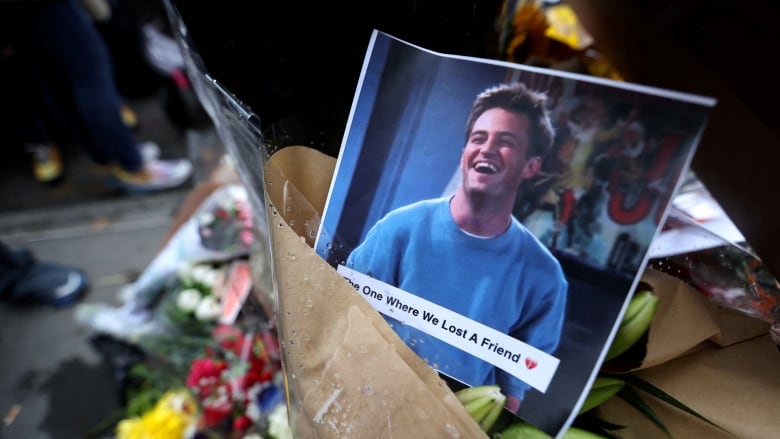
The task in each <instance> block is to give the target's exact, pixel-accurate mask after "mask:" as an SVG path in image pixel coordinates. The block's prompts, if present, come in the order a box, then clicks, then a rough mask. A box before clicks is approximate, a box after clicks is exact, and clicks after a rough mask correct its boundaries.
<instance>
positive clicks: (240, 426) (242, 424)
mask: <svg viewBox="0 0 780 439" xmlns="http://www.w3.org/2000/svg"><path fill="white" fill-rule="evenodd" d="M251 425H252V420H251V419H249V417H248V416H246V415H241V416H239V417H237V418H236V419H233V430H236V431H243V430H246V429H247V428H249V427H250V426H251Z"/></svg>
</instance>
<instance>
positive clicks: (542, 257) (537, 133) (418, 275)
mask: <svg viewBox="0 0 780 439" xmlns="http://www.w3.org/2000/svg"><path fill="white" fill-rule="evenodd" d="M553 136H554V133H553V129H552V126H551V124H550V120H549V117H548V115H547V111H546V108H545V95H544V94H542V93H538V92H535V91H532V90H529V89H528V88H526V86H525V85H524V84H522V83H514V84H504V85H500V86H497V87H493V88H490V89H488V90H486V91H484V92H482V93H481V94H479V96H477V99H476V100H475V102H474V105H473V107H472V110H471V114H470V115H469V118H468V121H467V124H466V144H465V148H464V149H463V153H462V156H461V160H460V168H461V174H462V181H461V184H460V186H459V187H458V189H457V190H456V192H455V194H454V195H453V196H451V197H443V198H438V199H433V200H424V201H419V202H417V203H414V204H412V205H409V206H405V207H401V208H399V209H396V210H394V211H392V212H390V213H388V214H387V215H386V216H385V217H384V218H382V219H381V220H380V221H379V222H377V223H376V224H375V225H374V226H373V227H372V228H371V230H370V231H369V232H368V234H367V235H366V238H365V240H364V241H363V242H362V243H361V244H360V245H359V246H358V247H357V248H355V250H353V251H352V253H351V254H350V256H349V258H348V259H347V264H346V265H347V266H348V267H350V268H352V269H354V270H356V271H359V272H361V273H364V274H367V275H369V276H372V277H374V278H376V279H379V280H381V281H383V282H386V283H388V284H391V285H394V286H396V287H398V288H400V289H402V290H404V291H407V292H410V293H412V294H415V295H418V296H420V297H423V298H425V299H426V300H429V301H432V302H434V303H436V304H438V305H441V306H444V307H446V308H449V309H450V310H452V311H455V312H457V313H459V314H462V315H464V316H467V317H469V318H471V319H473V320H475V321H478V322H480V323H483V324H485V325H487V326H490V327H492V328H493V329H496V330H498V331H501V332H503V333H505V334H509V335H511V336H512V337H514V338H516V339H518V340H520V341H523V342H525V343H527V344H529V345H531V346H533V347H535V348H537V349H540V350H542V351H544V352H547V353H549V354H552V353H554V351H555V349H556V348H557V347H558V343H559V341H560V334H561V329H562V326H563V321H564V313H565V308H566V294H567V286H568V285H567V282H566V279H565V277H564V274H563V270H562V269H561V267H560V264H559V263H558V261H557V260H556V259H555V258H554V257H553V256H552V254H551V253H550V252H549V251H548V250H547V248H546V247H544V246H543V245H542V244H541V243H540V242H539V241H538V240H537V239H536V237H534V235H533V234H531V233H530V232H529V231H528V230H527V229H526V228H525V227H524V226H523V225H522V224H521V223H520V222H519V221H518V220H517V219H516V218H515V217H514V216H513V215H512V208H513V206H514V202H515V199H516V196H517V192H518V190H519V187H520V184H521V183H522V182H523V181H524V180H526V179H529V178H531V177H533V176H534V175H536V174H537V172H539V169H540V168H541V163H542V158H543V157H544V156H545V155H546V153H547V151H549V149H550V148H551V145H552V140H553ZM386 319H387V320H388V321H389V322H390V323H391V324H392V325H393V329H394V330H395V331H396V332H397V333H398V335H399V336H400V337H401V338H402V339H404V340H405V341H406V342H407V343H408V344H409V345H410V346H411V347H412V349H413V350H414V351H415V352H416V353H417V354H418V355H419V356H420V357H421V358H423V359H424V360H426V361H427V362H428V363H429V364H431V365H432V366H433V367H434V368H436V369H437V370H439V371H441V372H442V373H444V374H446V375H448V376H451V377H453V378H455V379H458V380H460V381H463V382H465V383H467V384H469V385H472V386H474V385H481V384H493V383H498V384H499V385H500V386H501V388H502V390H503V392H504V393H505V394H506V395H507V400H508V402H507V408H508V409H509V410H511V411H512V412H516V411H517V409H518V408H519V406H520V402H521V401H522V399H523V397H524V395H525V391H526V390H527V389H528V385H527V384H526V383H524V382H522V381H521V380H519V379H517V378H515V377H514V376H512V375H511V374H509V373H507V372H505V371H503V370H500V369H497V368H495V367H493V366H492V365H491V364H489V363H487V362H485V361H482V360H480V359H478V358H476V357H474V356H472V355H471V354H468V353H466V352H464V351H462V350H460V349H458V348H455V347H453V346H450V345H448V344H446V343H444V342H442V341H440V340H438V339H437V338H434V337H432V336H429V335H428V334H425V333H423V332H421V331H418V330H416V329H415V328H412V327H411V326H407V325H402V324H400V323H398V322H396V321H394V320H393V319H392V318H389V317H386Z"/></svg>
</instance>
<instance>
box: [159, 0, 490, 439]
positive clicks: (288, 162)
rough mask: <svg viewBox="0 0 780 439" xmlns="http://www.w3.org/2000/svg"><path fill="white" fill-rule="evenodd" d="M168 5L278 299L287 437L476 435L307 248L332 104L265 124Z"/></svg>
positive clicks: (438, 386) (324, 177) (323, 183)
mask: <svg viewBox="0 0 780 439" xmlns="http://www.w3.org/2000/svg"><path fill="white" fill-rule="evenodd" d="M166 8H167V10H168V14H169V17H170V19H171V21H172V24H173V29H174V32H175V34H176V38H177V40H178V41H179V42H180V44H181V47H182V49H183V52H184V58H185V65H186V68H187V73H188V74H189V75H190V77H191V79H192V82H193V86H194V88H195V91H196V93H197V95H198V97H199V99H200V100H201V102H202V103H203V106H204V108H205V110H206V112H207V113H208V114H209V116H210V117H211V119H212V120H213V122H214V125H215V127H216V130H217V134H218V135H219V137H220V139H221V140H222V142H223V143H224V146H225V149H226V150H227V152H228V153H229V156H230V157H231V158H232V159H233V160H234V162H235V165H236V169H237V171H238V174H239V176H240V178H241V180H242V182H243V184H244V186H245V187H246V188H247V190H248V192H249V194H250V196H249V201H250V203H251V204H252V206H253V208H254V212H255V216H256V217H257V218H256V226H257V229H258V234H259V235H260V240H261V243H267V244H268V245H267V246H266V248H267V251H264V252H257V253H255V254H253V277H254V278H255V281H256V282H258V283H259V285H258V287H259V288H257V290H258V291H262V292H266V293H267V297H266V298H267V299H269V300H270V301H271V302H272V305H273V306H274V309H275V313H274V318H275V322H274V323H275V327H276V330H277V335H278V338H279V342H280V346H281V348H282V352H283V355H282V367H283V370H284V376H285V391H286V395H287V407H288V412H289V420H290V424H291V427H292V430H293V434H294V437H296V438H307V437H334V438H335V437H339V438H345V437H354V438H365V437H453V438H457V437H461V438H462V437H484V436H485V433H484V432H483V431H482V430H481V429H480V427H479V426H478V425H477V423H476V422H474V420H473V419H471V417H470V416H469V414H468V412H466V410H465V408H464V407H463V405H462V404H461V403H460V402H459V401H458V400H457V398H456V397H455V395H454V393H453V392H452V391H451V390H450V389H449V387H448V386H447V384H446V383H445V382H444V381H443V380H442V379H441V378H440V377H439V375H438V374H437V373H436V372H435V371H434V370H433V369H431V368H430V367H429V366H428V365H427V363H425V362H424V361H423V360H421V359H420V358H419V357H417V356H416V355H415V354H414V352H413V351H412V350H411V349H410V348H409V347H408V346H406V344H405V343H404V342H403V341H402V340H400V339H399V338H398V337H397V335H396V334H395V333H394V332H393V330H392V329H391V328H390V327H389V326H388V325H387V323H386V322H385V321H384V319H383V318H382V317H381V316H380V315H379V313H378V312H376V310H374V309H373V308H372V307H371V306H370V305H369V304H368V303H367V302H366V301H365V300H364V299H363V298H361V297H360V296H358V295H357V294H356V293H355V291H354V290H353V289H352V288H351V287H350V286H349V284H348V283H347V281H346V280H345V279H344V278H343V277H341V275H339V274H338V273H337V272H336V271H335V270H334V269H333V268H332V267H330V266H329V265H328V264H327V263H326V262H325V260H323V259H322V258H321V257H320V256H319V255H317V253H315V252H314V249H313V248H312V245H313V243H314V239H315V238H316V234H317V228H318V226H319V222H320V215H321V214H322V209H323V208H324V204H325V198H326V195H327V192H328V187H329V185H330V181H331V177H332V173H333V169H334V167H335V159H333V158H332V157H329V156H327V155H325V154H323V153H321V152H318V150H322V149H326V148H327V147H334V146H337V144H336V145H334V144H332V143H331V142H333V141H334V138H333V137H332V136H333V135H334V134H332V133H336V132H338V130H334V129H333V128H334V126H333V125H332V124H333V123H338V122H337V121H335V120H334V119H333V118H334V117H335V114H336V113H319V114H314V115H312V117H311V118H307V117H301V118H296V119H293V120H288V121H281V122H278V123H276V124H274V125H273V126H271V127H268V128H267V130H266V135H263V132H262V131H261V130H260V127H259V123H258V120H257V117H256V116H255V115H254V114H253V113H252V112H251V111H250V110H249V109H248V108H247V107H246V106H245V105H244V104H242V103H241V102H240V101H239V100H238V99H237V98H236V97H235V96H234V95H232V94H231V93H230V92H229V91H228V90H226V89H225V88H224V87H223V86H222V85H221V84H220V83H219V82H218V81H216V80H214V79H213V78H211V77H210V76H209V74H208V73H207V71H206V69H205V66H204V65H203V63H202V62H201V60H200V58H199V57H198V55H197V52H196V51H195V50H194V48H193V47H191V42H190V39H189V38H188V34H187V29H186V26H185V24H184V23H183V21H182V19H181V16H180V15H179V14H178V13H177V11H176V10H175V8H174V7H173V6H172V5H171V3H170V2H166ZM341 122H342V123H343V121H341ZM329 133H331V134H329ZM420 421H424V422H420Z"/></svg>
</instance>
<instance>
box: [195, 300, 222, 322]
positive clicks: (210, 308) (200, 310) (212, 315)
mask: <svg viewBox="0 0 780 439" xmlns="http://www.w3.org/2000/svg"><path fill="white" fill-rule="evenodd" d="M220 314H222V304H221V303H220V301H219V299H217V298H216V297H214V296H206V297H204V298H203V299H202V300H201V301H200V303H199V304H198V307H197V308H196V309H195V317H197V318H198V320H200V321H203V322H212V321H214V320H216V319H217V318H218V317H219V316H220Z"/></svg>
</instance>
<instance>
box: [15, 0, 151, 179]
mask: <svg viewBox="0 0 780 439" xmlns="http://www.w3.org/2000/svg"><path fill="white" fill-rule="evenodd" d="M24 19H25V20H23V21H22V22H21V23H20V24H21V26H20V27H19V30H20V32H22V34H23V35H24V36H25V37H26V39H25V38H22V39H20V42H21V44H24V45H25V47H23V48H22V49H28V50H30V53H29V55H31V56H29V57H28V58H29V59H34V60H35V64H36V67H38V68H41V69H53V72H54V73H56V75H57V76H59V77H60V79H62V80H64V84H65V86H66V88H67V89H68V90H67V91H68V92H69V94H71V98H72V104H73V109H74V110H75V116H76V118H75V119H76V124H77V125H78V126H76V127H75V128H77V129H78V134H79V138H80V140H81V141H82V142H83V143H84V147H85V148H86V151H87V153H88V154H89V155H90V157H91V158H92V159H93V160H94V161H95V162H97V163H99V164H101V165H109V164H117V165H119V166H121V167H122V168H123V169H125V170H127V171H129V172H135V171H138V170H140V169H141V167H142V165H143V163H142V159H141V155H140V153H139V151H138V149H137V148H136V145H135V137H134V135H133V132H132V131H131V130H130V129H129V128H128V127H127V126H125V125H124V123H123V122H122V119H121V116H120V114H119V108H120V105H121V99H120V96H119V92H118V91H117V87H116V83H115V81H114V76H113V67H112V61H111V57H110V54H109V52H108V48H107V46H106V44H105V42H104V41H103V39H102V38H103V37H102V36H101V35H100V33H99V32H98V30H97V28H96V27H95V25H94V22H93V21H92V19H91V17H90V16H89V15H88V14H87V12H86V11H85V10H84V8H83V7H82V6H81V4H80V2H79V0H56V1H53V2H49V4H48V5H46V6H45V7H40V8H37V9H36V11H35V13H31V14H25V17H24ZM41 76H47V75H41ZM48 76H51V75H50V74H48Z"/></svg>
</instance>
